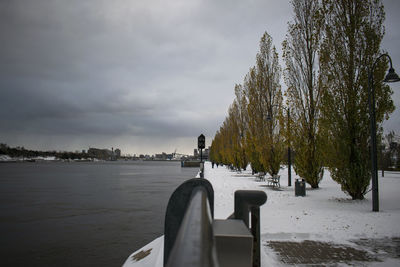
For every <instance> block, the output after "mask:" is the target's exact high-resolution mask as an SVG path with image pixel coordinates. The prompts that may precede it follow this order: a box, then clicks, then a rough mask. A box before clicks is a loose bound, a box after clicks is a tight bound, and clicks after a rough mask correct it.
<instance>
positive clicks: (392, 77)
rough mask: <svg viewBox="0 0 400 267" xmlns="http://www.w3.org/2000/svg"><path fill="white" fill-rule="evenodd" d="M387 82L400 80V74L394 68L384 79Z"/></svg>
mask: <svg viewBox="0 0 400 267" xmlns="http://www.w3.org/2000/svg"><path fill="white" fill-rule="evenodd" d="M383 81H384V82H386V83H394V82H398V81H400V78H399V75H397V73H396V72H395V71H394V69H393V68H390V69H389V72H388V74H386V77H385V79H384V80H383Z"/></svg>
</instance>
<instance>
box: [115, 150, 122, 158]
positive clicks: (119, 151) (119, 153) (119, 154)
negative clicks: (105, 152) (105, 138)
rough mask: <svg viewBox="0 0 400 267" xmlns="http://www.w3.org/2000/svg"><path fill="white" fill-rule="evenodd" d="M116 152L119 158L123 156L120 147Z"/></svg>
mask: <svg viewBox="0 0 400 267" xmlns="http://www.w3.org/2000/svg"><path fill="white" fill-rule="evenodd" d="M114 154H115V156H116V157H117V158H120V157H121V149H119V148H117V149H115V151H114Z"/></svg>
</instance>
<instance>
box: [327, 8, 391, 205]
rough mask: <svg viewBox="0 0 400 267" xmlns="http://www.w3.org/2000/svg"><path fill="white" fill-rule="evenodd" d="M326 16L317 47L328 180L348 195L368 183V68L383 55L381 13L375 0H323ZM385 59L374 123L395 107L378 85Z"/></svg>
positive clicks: (358, 195) (385, 88)
mask: <svg viewBox="0 0 400 267" xmlns="http://www.w3.org/2000/svg"><path fill="white" fill-rule="evenodd" d="M323 7H324V15H325V18H326V24H325V25H326V27H325V31H324V33H325V37H324V41H323V45H322V48H321V55H320V62H321V81H322V82H323V84H324V88H323V92H324V93H323V97H322V109H321V111H322V114H323V116H322V117H323V124H322V125H323V128H324V131H325V134H326V137H327V143H326V150H325V151H326V159H327V163H328V166H329V169H330V172H331V175H332V178H333V179H334V180H335V181H336V182H338V183H339V184H340V185H341V188H342V190H343V191H344V192H346V193H347V194H349V195H350V196H351V197H352V198H353V199H363V198H364V195H365V193H366V192H367V190H368V186H369V183H370V177H371V170H370V166H371V164H370V156H369V155H370V153H369V136H370V128H369V127H370V118H369V111H368V68H369V67H371V66H372V64H373V61H374V60H375V59H376V58H377V57H378V56H379V55H380V54H381V53H382V51H381V50H380V45H381V41H382V38H383V35H384V26H383V21H384V18H385V13H384V10H383V5H382V2H381V1H378V0H364V1H360V0H340V1H336V0H323ZM386 69H387V62H385V61H380V62H378V65H377V67H376V69H375V72H374V80H375V85H374V86H375V93H376V96H375V97H376V121H377V124H378V125H377V126H378V128H380V127H379V123H381V122H382V121H383V120H384V118H388V115H389V114H390V113H391V112H392V111H393V110H394V106H393V101H392V100H391V94H392V91H391V90H390V88H389V87H388V86H386V85H383V84H382V82H381V81H382V80H383V78H384V74H385V71H386Z"/></svg>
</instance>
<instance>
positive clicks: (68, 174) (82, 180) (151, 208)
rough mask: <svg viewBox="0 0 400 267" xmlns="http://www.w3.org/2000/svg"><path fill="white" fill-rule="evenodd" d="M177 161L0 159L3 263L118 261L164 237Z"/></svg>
mask: <svg viewBox="0 0 400 267" xmlns="http://www.w3.org/2000/svg"><path fill="white" fill-rule="evenodd" d="M196 172H197V169H196V168H181V167H180V162H168V161H155V162H151V161H128V162H93V163H92V162H90V163H89V162H88V163H55V162H49V163H45V162H44V163H2V164H0V203H1V205H0V236H1V238H0V247H1V250H0V255H1V265H2V266H121V265H122V264H123V263H124V261H125V260H126V258H127V257H128V256H129V254H130V253H132V252H133V251H135V250H137V249H138V248H140V247H142V246H144V245H145V244H147V243H149V242H150V241H152V240H153V239H155V238H156V237H158V236H160V235H162V234H163V229H164V216H165V209H166V206H167V203H168V199H169V197H170V195H171V194H172V192H173V190H174V189H175V188H176V187H177V186H178V185H179V184H181V183H182V182H183V181H185V180H187V179H189V178H193V177H194V176H195V175H196Z"/></svg>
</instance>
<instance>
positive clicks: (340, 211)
mask: <svg viewBox="0 0 400 267" xmlns="http://www.w3.org/2000/svg"><path fill="white" fill-rule="evenodd" d="M279 174H280V176H281V180H280V182H281V187H280V188H278V189H274V188H271V187H267V186H266V182H259V181H257V180H256V179H255V177H254V176H253V175H251V171H244V172H241V173H238V172H234V171H230V170H228V169H227V168H225V167H221V166H220V167H219V168H217V167H216V166H215V167H214V168H211V164H210V163H208V162H207V163H206V164H205V175H204V177H205V178H206V179H208V180H209V181H210V182H211V183H212V185H213V188H214V198H215V201H214V203H215V204H214V209H215V211H214V212H215V219H226V218H227V217H228V216H229V215H231V214H232V213H233V207H234V192H235V191H236V190H239V189H241V190H243V189H244V190H246V189H248V190H263V191H265V192H266V193H267V195H268V200H267V202H266V203H265V204H264V205H263V206H262V207H261V209H260V212H261V239H262V244H263V245H262V248H261V251H262V266H284V265H283V263H282V262H281V261H280V260H279V259H278V257H277V255H276V254H275V253H274V251H273V250H272V249H270V248H268V246H265V244H266V242H267V241H271V240H279V241H282V240H283V241H296V242H301V241H304V240H314V241H324V242H332V243H335V244H344V245H350V246H354V243H353V242H351V241H352V240H360V239H372V240H376V239H381V240H384V239H385V238H392V237H400V223H399V222H400V193H399V191H400V172H397V173H396V172H386V173H385V177H379V194H380V212H372V202H371V192H369V193H367V195H366V199H364V200H357V201H353V200H351V197H349V196H347V195H346V194H345V193H343V192H342V191H341V190H340V185H339V184H337V183H336V182H335V181H333V180H332V179H331V177H330V174H329V171H327V170H325V174H324V178H323V180H322V181H321V183H320V188H319V189H311V188H310V187H309V186H307V188H306V196H305V197H296V196H295V194H294V181H295V179H296V178H299V177H298V176H297V175H296V174H295V172H294V171H292V186H291V187H288V186H287V185H288V181H287V180H288V179H287V177H288V174H287V169H286V168H283V169H282V170H281V171H280V173H279ZM379 174H380V173H379ZM162 241H163V240H162V238H160V239H157V240H155V241H154V246H156V247H157V246H162ZM149 245H150V244H149ZM149 245H147V246H146V248H147V247H152V245H150V246H149ZM154 246H153V247H154ZM142 250H143V249H140V250H138V252H139V251H142ZM154 250H155V251H158V252H159V253H162V249H160V248H154ZM397 250H398V248H397ZM138 252H135V253H133V254H132V255H135V254H137V253H138ZM132 255H131V256H132ZM152 257H157V259H159V255H152ZM130 258H131V257H130ZM155 259H156V258H154V260H155ZM150 260H151V259H146V261H150ZM146 261H145V260H143V261H131V260H129V258H128V260H127V262H126V263H125V265H124V266H150V265H147V264H145V262H146ZM158 262H159V260H158ZM366 265H370V266H375V265H377V266H382V265H384V266H400V259H399V258H395V259H393V258H390V257H389V258H387V259H384V261H383V262H371V263H367V264H366ZM160 266H161V265H160Z"/></svg>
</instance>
